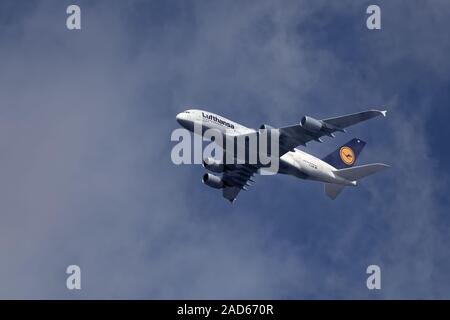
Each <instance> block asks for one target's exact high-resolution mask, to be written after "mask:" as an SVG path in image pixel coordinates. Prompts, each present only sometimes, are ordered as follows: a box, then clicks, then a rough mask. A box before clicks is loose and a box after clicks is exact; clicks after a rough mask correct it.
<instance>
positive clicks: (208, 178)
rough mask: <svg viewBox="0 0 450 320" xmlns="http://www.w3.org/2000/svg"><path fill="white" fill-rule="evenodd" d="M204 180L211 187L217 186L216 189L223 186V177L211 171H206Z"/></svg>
mask: <svg viewBox="0 0 450 320" xmlns="http://www.w3.org/2000/svg"><path fill="white" fill-rule="evenodd" d="M202 182H203V183H204V184H206V185H207V186H209V187H211V188H215V189H222V188H223V181H222V178H221V177H218V176H215V175H213V174H211V173H205V174H204V175H203V178H202Z"/></svg>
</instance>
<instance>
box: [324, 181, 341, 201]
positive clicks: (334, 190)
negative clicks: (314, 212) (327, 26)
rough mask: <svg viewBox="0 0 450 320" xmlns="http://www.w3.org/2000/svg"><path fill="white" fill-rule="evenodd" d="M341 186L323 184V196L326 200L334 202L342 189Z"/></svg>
mask: <svg viewBox="0 0 450 320" xmlns="http://www.w3.org/2000/svg"><path fill="white" fill-rule="evenodd" d="M344 187H345V186H344V185H342V184H334V183H325V194H326V195H327V197H328V198H330V199H332V200H334V199H336V198H337V196H338V195H339V193H341V191H342V190H343V189H344Z"/></svg>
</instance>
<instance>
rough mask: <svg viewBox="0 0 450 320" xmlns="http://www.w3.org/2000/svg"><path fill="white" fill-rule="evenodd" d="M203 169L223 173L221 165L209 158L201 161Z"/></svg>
mask: <svg viewBox="0 0 450 320" xmlns="http://www.w3.org/2000/svg"><path fill="white" fill-rule="evenodd" d="M203 167H204V168H205V169H207V170H209V171H212V172H217V173H220V172H223V169H224V167H223V163H221V162H220V161H219V160H216V159H214V158H210V157H207V158H205V159H203Z"/></svg>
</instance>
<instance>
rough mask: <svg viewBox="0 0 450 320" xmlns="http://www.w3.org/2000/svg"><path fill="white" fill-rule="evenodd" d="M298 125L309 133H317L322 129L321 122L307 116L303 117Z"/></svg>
mask: <svg viewBox="0 0 450 320" xmlns="http://www.w3.org/2000/svg"><path fill="white" fill-rule="evenodd" d="M300 124H301V125H302V127H303V128H305V129H306V130H308V131H311V132H319V131H320V130H321V129H322V127H323V124H322V121H319V120H317V119H314V118H311V117H308V116H304V117H303V118H302V121H300Z"/></svg>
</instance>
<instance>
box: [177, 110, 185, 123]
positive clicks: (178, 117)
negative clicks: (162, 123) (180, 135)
mask: <svg viewBox="0 0 450 320" xmlns="http://www.w3.org/2000/svg"><path fill="white" fill-rule="evenodd" d="M176 118H177V121H178V123H179V124H182V121H183V120H186V116H185V114H184V113H183V112H181V113H179V114H177V117H176Z"/></svg>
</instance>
